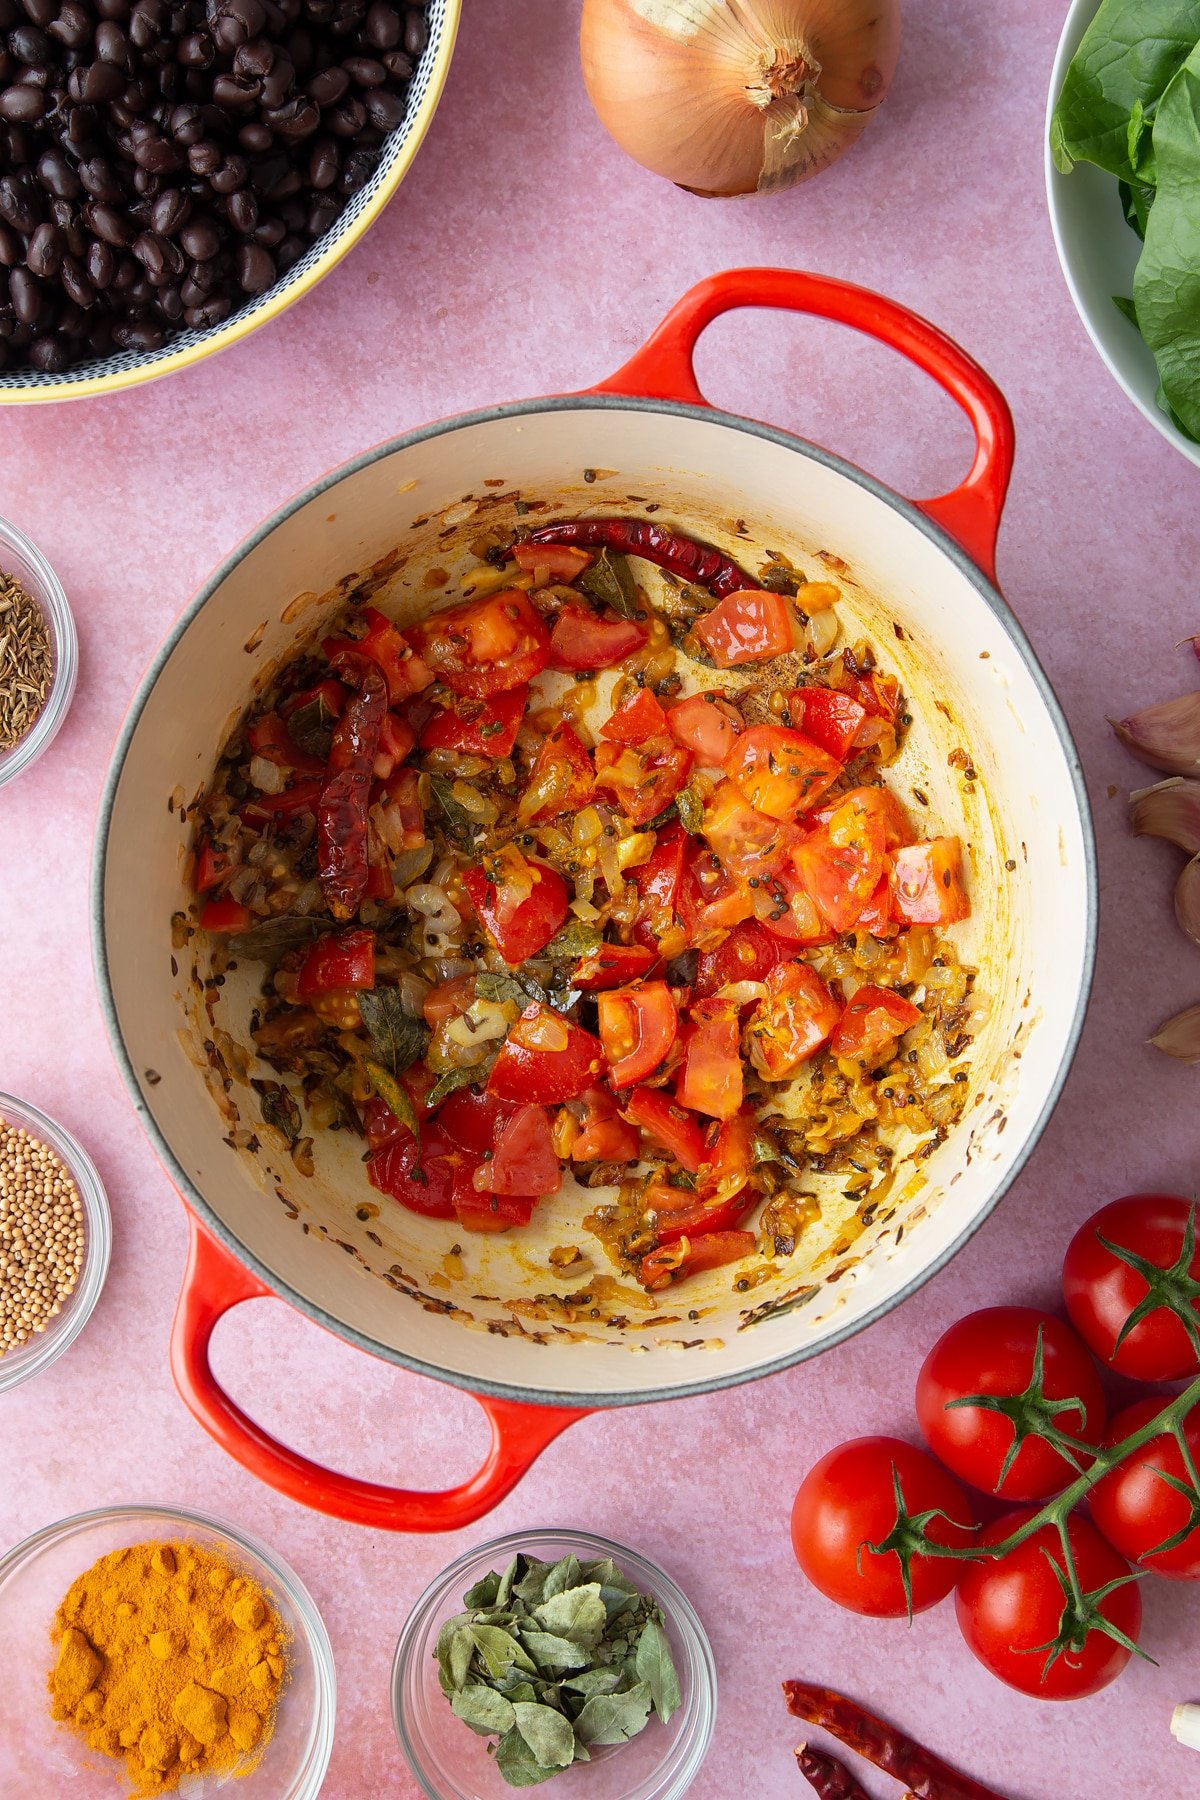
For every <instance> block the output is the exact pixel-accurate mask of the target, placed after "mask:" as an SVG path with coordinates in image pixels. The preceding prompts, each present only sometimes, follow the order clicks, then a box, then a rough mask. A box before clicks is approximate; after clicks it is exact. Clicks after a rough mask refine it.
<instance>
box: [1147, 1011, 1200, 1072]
mask: <svg viewBox="0 0 1200 1800" xmlns="http://www.w3.org/2000/svg"><path fill="white" fill-rule="evenodd" d="M1150 1042H1151V1043H1152V1044H1153V1045H1154V1047H1155V1049H1156V1050H1162V1051H1163V1052H1164V1053H1165V1054H1166V1055H1167V1056H1173V1057H1174V1058H1175V1059H1176V1061H1177V1062H1185V1063H1197V1062H1200V1006H1189V1007H1187V1008H1186V1009H1185V1010H1184V1011H1183V1012H1181V1013H1176V1015H1175V1017H1174V1018H1173V1019H1168V1020H1167V1022H1166V1024H1165V1025H1160V1026H1159V1028H1158V1030H1157V1031H1156V1032H1155V1034H1154V1036H1153V1037H1152V1038H1151V1039H1150Z"/></svg>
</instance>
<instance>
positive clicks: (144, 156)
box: [133, 131, 183, 175]
mask: <svg viewBox="0 0 1200 1800" xmlns="http://www.w3.org/2000/svg"><path fill="white" fill-rule="evenodd" d="M133 154H134V159H135V161H136V162H137V165H138V167H139V169H145V170H146V171H147V173H149V174H151V175H171V174H173V173H174V171H175V170H176V169H179V168H182V166H183V156H182V154H181V153H180V150H179V147H178V145H176V144H173V143H172V142H171V140H170V138H165V137H162V136H160V134H159V133H158V132H157V131H145V132H142V133H140V134H139V133H137V132H135V134H134V141H133Z"/></svg>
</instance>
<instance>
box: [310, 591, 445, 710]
mask: <svg viewBox="0 0 1200 1800" xmlns="http://www.w3.org/2000/svg"><path fill="white" fill-rule="evenodd" d="M362 617H363V618H364V619H365V620H366V623H367V627H368V630H367V635H366V637H363V638H326V639H325V641H324V643H323V644H322V645H321V648H322V650H323V651H324V652H325V655H326V656H327V657H328V659H329V661H330V663H332V665H333V667H334V668H335V669H340V668H343V667H344V666H345V665H346V664H347V662H349V663H350V664H353V663H354V661H355V659H356V658H358V657H363V656H365V657H366V658H367V660H368V662H373V663H374V664H375V665H376V667H377V668H378V669H379V670H380V671H381V672H382V674H383V678H384V680H385V681H386V682H387V690H388V705H389V706H399V704H400V702H401V701H402V700H407V699H408V698H409V697H410V696H411V695H413V694H419V693H420V692H421V691H422V689H424V688H427V687H428V686H429V685H430V683H431V682H432V681H433V678H434V677H433V671H432V669H431V668H430V666H429V665H428V663H426V662H425V661H424V660H423V659H422V657H420V656H419V655H418V654H417V652H416V651H415V650H414V649H413V648H412V647H411V645H410V644H409V641H408V639H407V638H406V637H405V636H404V634H403V632H402V631H399V630H398V629H397V627H396V626H395V625H393V623H392V621H391V620H390V619H388V618H385V616H384V614H383V613H381V612H380V611H379V610H378V609H377V608H376V607H374V606H366V607H364V608H363V611H362Z"/></svg>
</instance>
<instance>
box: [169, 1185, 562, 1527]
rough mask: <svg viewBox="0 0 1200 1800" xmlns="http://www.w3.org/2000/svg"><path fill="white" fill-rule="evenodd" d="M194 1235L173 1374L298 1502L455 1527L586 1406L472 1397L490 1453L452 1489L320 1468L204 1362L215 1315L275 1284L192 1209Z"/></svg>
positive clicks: (230, 1441) (192, 1406) (250, 1461)
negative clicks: (397, 1484) (268, 1427)
mask: <svg viewBox="0 0 1200 1800" xmlns="http://www.w3.org/2000/svg"><path fill="white" fill-rule="evenodd" d="M188 1224H189V1229H190V1232H191V1240H190V1243H189V1246H188V1260H187V1268H186V1270H185V1272H184V1277H183V1286H182V1287H181V1288H180V1290H179V1304H178V1305H177V1307H176V1309H175V1321H174V1324H173V1326H172V1329H171V1372H172V1374H173V1375H174V1377H175V1385H176V1386H177V1387H178V1389H179V1392H180V1394H181V1396H182V1398H183V1400H184V1402H185V1404H186V1405H187V1406H188V1408H189V1410H190V1411H191V1412H192V1414H193V1415H194V1416H195V1417H196V1418H197V1419H198V1420H199V1422H200V1424H201V1425H203V1427H204V1429H205V1430H206V1431H207V1432H208V1433H209V1434H210V1435H211V1436H212V1437H214V1438H215V1439H216V1441H217V1443H218V1444H220V1446H221V1448H222V1449H223V1450H226V1451H228V1452H229V1454H230V1456H232V1457H234V1458H235V1459H236V1460H237V1461H238V1462H240V1463H241V1464H242V1466H243V1468H246V1469H248V1470H249V1471H250V1473H251V1474H252V1475H256V1476H257V1477H258V1479H259V1480H260V1481H265V1482H266V1483H267V1485H268V1486H269V1487H273V1488H277V1489H278V1491H279V1492H280V1493H281V1494H286V1495H287V1496H288V1498H289V1499H291V1500H298V1501H299V1503H300V1505H301V1506H311V1507H313V1508H314V1509H315V1510H316V1511H317V1512H323V1513H328V1514H330V1515H331V1516H332V1517H333V1518H336V1519H346V1520H348V1521H349V1523H350V1524H352V1525H371V1526H374V1527H375V1528H376V1529H377V1530H383V1531H456V1530H458V1528H459V1527H460V1526H463V1525H470V1524H471V1523H473V1521H474V1520H476V1519H478V1518H482V1516H483V1515H484V1513H487V1512H490V1511H491V1509H492V1508H493V1507H494V1506H497V1505H499V1503H500V1501H501V1500H503V1499H504V1497H505V1495H506V1494H508V1493H510V1492H511V1491H512V1489H513V1488H514V1487H515V1486H516V1485H517V1482H518V1481H520V1479H521V1477H522V1475H524V1474H525V1472H526V1470H527V1469H528V1468H529V1467H530V1466H531V1464H533V1463H534V1462H535V1461H536V1460H537V1458H538V1457H539V1456H540V1455H541V1453H542V1451H543V1450H544V1449H545V1448H546V1446H547V1444H550V1443H553V1441H554V1439H555V1438H556V1437H557V1436H558V1434H559V1433H560V1432H561V1431H565V1429H566V1428H567V1426H568V1425H572V1424H574V1422H575V1420H576V1419H582V1418H586V1416H587V1413H588V1411H589V1409H588V1408H587V1407H578V1408H566V1407H554V1406H528V1405H524V1404H522V1403H521V1402H520V1401H516V1400H494V1399H492V1398H491V1397H490V1396H487V1395H484V1394H475V1395H472V1398H473V1399H475V1400H478V1402H479V1404H480V1406H481V1407H482V1408H483V1410H484V1412H485V1413H486V1415H487V1420H488V1424H489V1425H490V1426H491V1432H492V1441H491V1443H490V1445H489V1446H488V1453H487V1455H486V1456H485V1457H484V1460H483V1463H482V1465H481V1466H480V1468H479V1469H477V1470H476V1472H475V1474H474V1475H472V1476H471V1477H470V1478H469V1479H468V1480H467V1481H464V1482H461V1483H460V1484H459V1486H458V1487H453V1488H444V1489H442V1490H440V1491H431V1490H426V1489H421V1488H393V1487H385V1486H383V1485H381V1484H380V1483H378V1482H374V1481H359V1480H357V1479H356V1478H355V1477H354V1476H353V1475H343V1474H342V1473H340V1471H338V1470H336V1469H326V1468H323V1467H322V1466H321V1464H320V1463H316V1462H312V1461H310V1459H309V1458H308V1457H306V1456H301V1455H300V1454H299V1453H298V1452H297V1451H295V1450H290V1449H288V1447H287V1445H286V1444H281V1443H279V1442H278V1440H277V1439H275V1438H273V1437H272V1436H271V1435H270V1433H269V1432H267V1431H264V1429H263V1427H262V1426H261V1425H258V1424H256V1423H255V1421H254V1420H253V1419H252V1418H250V1416H249V1415H248V1414H247V1413H244V1412H243V1411H242V1409H241V1407H240V1406H238V1405H237V1404H236V1403H235V1402H234V1401H233V1400H231V1399H230V1397H229V1395H228V1394H227V1393H226V1392H225V1390H224V1389H223V1388H222V1387H220V1386H219V1384H218V1382H217V1379H216V1377H215V1376H214V1374H213V1372H212V1368H211V1366H210V1363H209V1360H208V1348H209V1341H210V1339H211V1337H212V1334H213V1328H214V1326H215V1325H216V1323H217V1320H218V1319H220V1318H221V1317H222V1315H223V1314H224V1313H226V1312H228V1311H229V1309H230V1307H233V1306H240V1305H241V1303H242V1302H243V1301H244V1300H259V1299H267V1298H272V1297H273V1295H272V1290H271V1289H270V1288H269V1287H267V1286H266V1285H265V1283H264V1282H261V1281H259V1279H258V1277H257V1276H256V1275H253V1274H251V1273H250V1271H249V1270H248V1269H246V1268H245V1267H243V1265H242V1264H241V1263H240V1262H238V1261H237V1259H236V1258H235V1257H234V1256H233V1255H232V1254H231V1253H230V1251H228V1250H226V1249H225V1247H224V1245H223V1244H220V1243H218V1241H217V1240H216V1238H214V1237H213V1236H212V1235H211V1234H210V1233H209V1232H207V1231H205V1230H204V1228H203V1226H202V1225H201V1224H200V1223H199V1221H198V1220H197V1219H196V1217H195V1215H194V1214H193V1213H191V1212H190V1211H189V1213H188Z"/></svg>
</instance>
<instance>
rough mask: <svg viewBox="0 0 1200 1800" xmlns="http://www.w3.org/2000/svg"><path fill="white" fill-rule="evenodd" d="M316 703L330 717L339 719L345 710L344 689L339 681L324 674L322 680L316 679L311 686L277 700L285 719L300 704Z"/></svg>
mask: <svg viewBox="0 0 1200 1800" xmlns="http://www.w3.org/2000/svg"><path fill="white" fill-rule="evenodd" d="M318 703H319V704H320V706H321V708H322V710H323V711H324V712H327V713H328V714H329V716H330V718H331V719H340V718H341V716H342V714H343V713H344V712H345V710H346V689H345V688H344V687H343V685H342V683H341V682H340V681H334V680H333V679H332V678H331V677H330V676H326V678H325V680H324V681H318V682H316V683H314V685H313V686H312V687H307V688H300V689H299V690H298V692H296V693H294V694H289V695H288V696H287V698H286V700H281V701H280V702H279V711H280V713H281V714H282V715H283V717H284V718H285V719H290V718H291V716H292V714H293V713H297V712H299V711H300V709H301V707H302V706H314V705H317V704H318Z"/></svg>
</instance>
